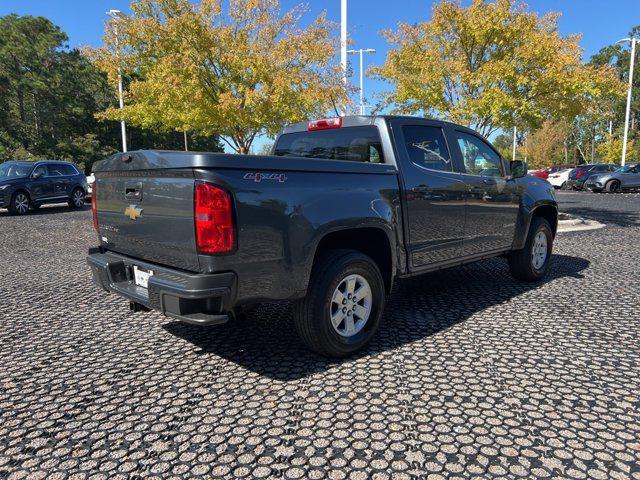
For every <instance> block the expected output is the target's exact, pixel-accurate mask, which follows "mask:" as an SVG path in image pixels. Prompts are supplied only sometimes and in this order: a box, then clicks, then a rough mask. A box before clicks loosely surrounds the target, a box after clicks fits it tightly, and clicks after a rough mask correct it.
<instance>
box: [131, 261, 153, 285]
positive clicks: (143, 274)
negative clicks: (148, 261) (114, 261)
mask: <svg viewBox="0 0 640 480" xmlns="http://www.w3.org/2000/svg"><path fill="white" fill-rule="evenodd" d="M152 275H153V270H145V269H143V268H140V267H137V266H135V265H134V266H133V277H134V281H135V283H136V285H138V286H139V287H142V288H149V277H151V276H152Z"/></svg>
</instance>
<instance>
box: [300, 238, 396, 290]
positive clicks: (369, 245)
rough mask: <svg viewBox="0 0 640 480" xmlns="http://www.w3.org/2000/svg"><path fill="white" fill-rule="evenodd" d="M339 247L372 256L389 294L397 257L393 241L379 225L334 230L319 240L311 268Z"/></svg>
mask: <svg viewBox="0 0 640 480" xmlns="http://www.w3.org/2000/svg"><path fill="white" fill-rule="evenodd" d="M337 249H350V250H355V251H358V252H360V253H363V254H364V255H367V256H368V257H370V258H371V259H372V260H373V261H374V262H375V263H376V265H377V266H378V268H379V269H380V273H381V274H382V278H383V280H384V285H385V292H386V293H387V294H389V293H390V292H391V288H392V287H393V279H394V277H395V265H396V262H395V258H394V254H393V252H394V249H393V245H392V241H391V239H390V238H389V235H388V234H387V232H386V231H385V230H384V229H382V228H379V227H357V228H344V229H339V230H333V231H330V232H328V233H326V234H325V235H323V236H322V238H321V239H320V240H319V242H318V244H317V246H316V248H315V252H314V255H313V261H312V265H311V269H313V267H314V266H315V265H316V262H317V261H318V259H319V258H320V257H322V256H323V255H324V254H325V253H326V252H329V251H331V250H337Z"/></svg>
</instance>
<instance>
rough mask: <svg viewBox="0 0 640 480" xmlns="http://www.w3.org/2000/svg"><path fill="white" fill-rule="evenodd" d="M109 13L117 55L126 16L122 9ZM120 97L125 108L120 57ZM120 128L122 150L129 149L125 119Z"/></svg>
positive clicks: (121, 121) (122, 106)
mask: <svg viewBox="0 0 640 480" xmlns="http://www.w3.org/2000/svg"><path fill="white" fill-rule="evenodd" d="M107 15H109V16H110V17H111V19H112V20H114V21H115V22H114V25H113V31H114V33H115V36H116V55H118V53H119V46H118V23H117V22H118V20H122V19H124V18H126V17H125V14H124V13H122V12H121V11H120V10H109V11H108V12H107ZM118 97H119V99H120V110H122V109H123V108H124V99H123V98H122V68H121V67H120V60H119V59H118ZM120 130H121V131H122V151H123V152H126V151H127V130H126V127H125V124H124V119H122V120H120Z"/></svg>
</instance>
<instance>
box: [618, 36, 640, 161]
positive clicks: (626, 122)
mask: <svg viewBox="0 0 640 480" xmlns="http://www.w3.org/2000/svg"><path fill="white" fill-rule="evenodd" d="M637 41H638V39H637V38H635V37H634V38H623V39H622V40H618V41H617V42H616V44H618V43H624V42H630V43H631V61H630V62H629V91H628V92H627V111H626V112H625V114H624V137H623V140H622V162H621V163H622V165H624V164H625V162H626V160H627V137H628V135H629V116H630V113H631V90H632V89H633V65H634V63H635V57H636V42H637Z"/></svg>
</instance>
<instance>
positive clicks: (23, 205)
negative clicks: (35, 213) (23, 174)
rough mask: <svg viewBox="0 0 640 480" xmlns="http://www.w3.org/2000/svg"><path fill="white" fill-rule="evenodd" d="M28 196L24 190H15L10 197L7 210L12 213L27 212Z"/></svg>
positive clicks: (23, 213) (21, 213)
mask: <svg viewBox="0 0 640 480" xmlns="http://www.w3.org/2000/svg"><path fill="white" fill-rule="evenodd" d="M30 203H31V201H30V200H29V196H28V195H27V194H26V193H25V192H16V193H14V194H13V196H12V197H11V203H10V204H9V212H10V213H12V214H13V215H25V214H26V213H28V212H29V204H30Z"/></svg>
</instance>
